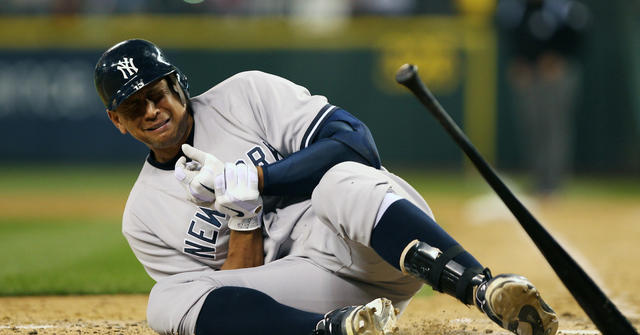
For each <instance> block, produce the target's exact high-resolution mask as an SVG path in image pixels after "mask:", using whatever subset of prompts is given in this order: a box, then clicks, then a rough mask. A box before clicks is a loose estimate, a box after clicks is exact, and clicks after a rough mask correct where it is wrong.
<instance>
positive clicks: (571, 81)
mask: <svg viewBox="0 0 640 335" xmlns="http://www.w3.org/2000/svg"><path fill="white" fill-rule="evenodd" d="M639 7H640V2H639V1H637V0H634V1H629V0H610V1H598V0H582V1H577V0H576V1H574V0H545V1H544V2H543V1H539V0H531V1H526V0H457V1H453V0H452V1H448V0H205V1H198V0H189V1H187V0H184V1H183V0H3V1H0V212H1V213H2V215H0V250H1V252H0V264H2V265H3V266H2V268H0V287H1V289H0V294H35V293H69V292H72V293H73V292H75V293H77V292H81V293H95V292H122V291H133V292H145V291H146V290H147V289H148V288H149V287H150V285H151V282H150V280H149V279H148V278H147V277H146V276H145V275H144V273H143V272H142V269H141V267H140V266H139V264H137V262H136V260H135V259H134V258H133V255H131V253H130V251H129V250H128V248H127V247H126V243H125V242H124V239H123V238H122V237H121V235H120V234H119V231H118V230H119V228H118V227H117V225H118V224H119V220H120V215H121V213H122V208H123V207H124V202H125V200H126V196H127V194H128V191H129V189H130V187H131V185H132V184H133V182H134V180H135V178H136V175H137V173H138V171H139V168H140V166H141V164H142V162H143V160H144V159H145V156H146V154H147V152H148V150H147V148H146V147H144V145H142V144H140V143H138V142H136V141H135V140H133V139H132V138H131V137H129V136H122V135H121V134H120V133H119V132H118V131H117V130H116V129H115V127H113V125H112V124H111V123H110V121H109V120H108V118H107V116H106V113H105V111H104V106H102V104H101V102H100V100H99V98H98V96H97V94H96V91H95V88H94V85H93V68H94V65H95V63H96V61H97V60H98V58H99V57H100V55H101V54H102V52H103V51H104V50H106V49H107V48H108V47H110V46H112V45H114V44H115V43H118V42H120V41H122V40H125V39H129V38H144V39H148V40H150V41H152V42H154V43H156V44H157V45H158V46H160V47H161V48H162V49H164V51H165V52H166V54H167V55H168V57H169V58H170V60H171V61H172V62H173V63H174V64H175V65H176V66H178V67H179V68H180V69H181V70H182V71H183V72H184V73H185V74H186V75H187V76H188V78H189V83H190V86H191V89H190V91H191V95H192V96H195V95H198V94H200V93H202V92H204V91H206V90H207V89H209V88H210V87H212V86H213V85H215V84H216V83H218V82H220V81H222V80H223V79H225V78H227V77H228V76H231V75H233V74H235V73H237V72H240V71H245V70H262V71H266V72H270V73H273V74H277V75H280V76H282V77H285V78H287V79H290V80H292V81H294V82H296V83H298V84H300V85H303V86H305V87H307V88H308V89H309V90H310V91H311V92H312V93H314V94H321V95H325V96H327V97H328V98H329V100H330V101H331V102H332V103H333V104H335V105H339V106H341V107H343V108H345V109H346V110H348V111H349V112H351V113H352V114H354V115H356V116H357V117H359V118H360V119H361V120H363V121H364V122H365V123H366V124H367V125H368V126H369V128H370V129H371V131H372V133H373V135H374V138H375V139H376V143H377V145H378V147H379V149H380V153H381V156H382V163H383V165H385V166H386V167H388V168H393V169H399V170H401V171H409V170H411V171H417V173H415V174H413V175H412V174H409V173H407V174H402V175H403V176H405V177H407V178H409V179H410V180H411V181H414V182H416V183H417V184H419V186H420V185H426V186H425V187H424V188H422V189H420V190H421V191H422V190H427V191H428V192H430V193H429V196H431V197H432V198H429V199H434V198H435V199H434V200H433V201H434V202H437V196H438V194H446V193H447V192H459V193H461V197H462V198H465V197H468V196H469V194H474V195H477V194H479V193H482V192H489V191H488V189H487V188H486V186H484V188H480V189H479V188H472V191H469V189H467V188H465V187H467V186H465V185H466V184H465V183H466V182H465V180H464V179H461V178H459V176H460V175H472V174H474V173H475V172H473V168H472V167H471V166H470V165H469V163H468V162H467V161H466V160H465V158H464V157H463V154H462V152H461V151H460V150H459V149H458V148H457V146H456V145H455V144H454V143H453V141H452V140H451V139H450V138H449V137H448V136H447V135H446V134H445V132H444V130H442V129H441V127H440V126H439V125H438V124H437V123H436V121H435V120H434V119H433V118H432V117H431V116H430V115H429V114H428V113H427V111H426V110H425V109H424V108H423V107H422V106H421V105H420V104H419V103H418V102H417V100H416V99H415V98H414V97H413V96H412V95H410V94H409V93H408V91H407V90H406V89H405V88H403V87H401V86H399V85H398V84H396V83H395V80H394V75H395V71H396V70H397V69H398V68H399V67H400V66H401V65H402V64H404V63H413V64H416V65H417V66H418V67H419V72H420V75H421V77H422V79H423V81H424V82H425V83H426V85H427V86H429V88H430V89H431V90H432V92H433V93H434V94H435V95H436V97H437V98H438V99H439V100H440V103H441V104H442V105H443V106H444V108H445V109H446V110H447V111H448V112H449V114H451V115H452V116H453V118H454V119H455V120H456V121H457V122H458V123H459V124H460V125H461V126H462V128H463V129H464V131H465V132H466V133H467V134H468V136H469V137H470V138H471V141H472V142H473V143H474V144H475V145H476V147H478V149H479V150H480V151H481V153H482V154H483V155H484V156H485V158H487V160H488V161H490V162H491V163H492V164H493V165H494V166H495V167H497V169H498V170H499V171H500V172H505V173H506V174H508V175H509V176H516V178H522V180H523V181H524V182H523V184H522V185H525V186H524V187H526V190H527V191H530V192H532V193H537V194H541V195H548V194H552V193H555V192H557V191H559V190H563V187H564V185H565V182H568V181H570V180H574V179H575V178H587V179H588V180H596V181H597V182H596V183H600V185H604V184H607V185H613V184H615V186H614V188H615V189H614V190H613V191H606V192H610V193H609V194H614V193H615V194H618V193H623V194H626V195H631V198H630V199H633V201H630V203H632V204H637V203H638V201H637V199H640V198H639V195H640V190H638V185H640V183H638V180H640V179H639V176H640V145H638V144H639V143H640V95H639V94H638V92H639V89H640V8H639ZM427 172H428V173H427ZM443 175H444V176H447V177H446V178H442V176H443ZM411 176H415V178H412V177H411ZM425 176H427V177H426V178H428V179H427V180H426V181H425V179H424V178H425ZM619 176H622V178H621V179H620V178H619ZM429 178H430V179H429ZM581 180H583V181H584V180H585V179H581ZM612 180H615V182H612ZM630 181H633V182H630ZM479 183H480V184H482V185H484V183H482V182H479ZM434 185H435V186H434ZM575 185H577V186H575ZM585 185H591V186H593V184H589V183H587V184H585V183H584V182H581V183H578V184H574V187H573V188H571V189H570V191H571V190H572V191H571V192H574V193H573V194H578V193H584V190H587V189H589V190H593V188H588V187H586V188H585V187H584V186H585ZM456 190H457V191H456ZM602 190H603V189H602V188H596V191H594V192H600V191H602ZM587 193H588V192H587ZM423 194H424V193H423ZM618 199H619V198H617V195H615V196H614V200H612V201H613V202H618V201H619V200H618ZM458 203H459V202H458V201H457V200H456V202H455V204H458ZM498 206H500V205H498ZM594 207H596V206H594ZM484 208H486V207H483V210H484ZM494 208H495V207H494ZM635 208H636V209H634V210H637V207H635ZM457 210H458V209H456V211H457ZM491 210H492V209H491V208H489V211H491ZM579 210H581V209H579ZM485 212H488V211H486V210H485ZM569 212H570V213H574V212H573V211H569ZM633 213H636V212H633ZM638 213H640V212H638ZM630 215H631V214H630ZM633 215H638V214H633ZM629 217H630V218H631V217H633V219H630V220H632V221H633V220H635V221H634V222H636V223H637V222H638V220H637V217H638V216H629ZM581 224H582V222H581ZM636 230H637V229H636ZM635 234H636V235H635V236H638V232H635ZM636 240H637V238H636ZM123 259H125V260H126V261H123ZM78 269H82V271H81V272H82V273H83V274H84V275H85V278H78V277H77V276H76V274H75V271H78ZM126 269H130V270H131V271H130V272H128V271H127V270H126ZM45 273H46V274H47V275H43V274H45ZM129 273H132V274H131V275H130V276H129ZM86 276H90V280H87V278H86ZM114 276H116V277H118V276H119V277H118V278H119V279H118V280H113V278H114ZM89 281H90V282H92V283H96V282H101V283H102V284H101V285H102V286H99V285H98V286H95V284H93V285H92V284H85V283H87V282H89ZM70 282H71V283H73V284H69V283H70ZM134 282H135V283H134ZM70 287H74V288H73V289H70Z"/></svg>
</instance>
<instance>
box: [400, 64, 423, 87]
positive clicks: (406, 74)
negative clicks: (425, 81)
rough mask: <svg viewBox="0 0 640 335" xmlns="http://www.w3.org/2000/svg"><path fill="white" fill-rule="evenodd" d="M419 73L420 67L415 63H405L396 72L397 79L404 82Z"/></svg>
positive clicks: (401, 82)
mask: <svg viewBox="0 0 640 335" xmlns="http://www.w3.org/2000/svg"><path fill="white" fill-rule="evenodd" d="M417 73H418V67H417V66H415V65H413V64H404V65H402V66H401V67H400V68H399V69H398V71H397V72H396V81H397V82H398V83H400V84H404V83H406V82H408V81H410V80H412V79H413V78H414V77H415V76H416V74H417Z"/></svg>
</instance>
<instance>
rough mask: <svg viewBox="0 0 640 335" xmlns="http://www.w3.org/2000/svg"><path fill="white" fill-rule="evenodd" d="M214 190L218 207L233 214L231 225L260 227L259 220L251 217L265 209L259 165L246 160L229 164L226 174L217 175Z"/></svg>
mask: <svg viewBox="0 0 640 335" xmlns="http://www.w3.org/2000/svg"><path fill="white" fill-rule="evenodd" d="M214 189H215V193H216V202H215V209H216V210H217V211H219V212H222V213H225V214H228V215H230V216H231V219H230V220H229V228H231V229H233V230H253V229H257V228H260V222H259V220H257V219H256V220H247V219H252V218H255V217H256V216H257V215H258V214H259V213H260V211H262V198H261V197H260V192H259V191H258V170H257V169H256V167H255V166H253V165H247V164H245V163H243V162H238V163H237V164H232V163H226V164H225V165H224V173H222V174H220V175H217V176H216V178H215V182H214ZM247 221H248V222H247Z"/></svg>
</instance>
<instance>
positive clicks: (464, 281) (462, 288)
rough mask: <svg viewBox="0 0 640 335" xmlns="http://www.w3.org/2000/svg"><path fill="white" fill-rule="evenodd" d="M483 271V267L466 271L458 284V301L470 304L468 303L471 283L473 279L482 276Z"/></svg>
mask: <svg viewBox="0 0 640 335" xmlns="http://www.w3.org/2000/svg"><path fill="white" fill-rule="evenodd" d="M482 271H483V269H482V268H481V267H474V268H467V269H466V270H464V273H463V274H462V276H461V277H460V280H458V283H457V284H456V298H458V300H460V301H462V302H463V303H465V304H468V303H469V302H468V301H467V298H468V294H467V292H468V289H469V284H470V283H471V280H472V279H473V277H475V276H477V275H479V274H481V273H482Z"/></svg>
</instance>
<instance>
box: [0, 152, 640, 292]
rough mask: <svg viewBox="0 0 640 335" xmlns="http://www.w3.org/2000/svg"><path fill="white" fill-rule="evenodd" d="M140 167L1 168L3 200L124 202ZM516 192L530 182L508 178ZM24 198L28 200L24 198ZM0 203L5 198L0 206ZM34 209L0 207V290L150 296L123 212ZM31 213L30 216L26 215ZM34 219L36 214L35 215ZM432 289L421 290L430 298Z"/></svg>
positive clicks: (466, 180) (633, 189)
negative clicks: (65, 213)
mask: <svg viewBox="0 0 640 335" xmlns="http://www.w3.org/2000/svg"><path fill="white" fill-rule="evenodd" d="M138 171H139V167H137V166H47V167H36V166H28V167H24V166H19V165H14V166H3V167H0V201H2V199H3V198H4V199H11V196H12V195H16V194H20V195H22V196H23V198H25V199H30V198H31V196H33V197H34V198H36V197H43V196H45V197H55V196H56V195H62V194H64V195H72V197H71V198H72V199H73V196H75V197H76V198H77V199H80V198H83V197H90V196H91V195H95V194H100V195H101V196H102V197H106V199H111V197H113V198H115V199H118V201H119V199H126V196H127V194H128V192H129V189H130V187H131V186H132V185H133V183H134V181H135V178H136V177H137V174H138ZM398 175H400V176H402V177H404V178H405V179H407V180H408V181H409V182H410V183H411V184H413V185H414V186H415V187H416V188H417V189H418V190H419V191H420V192H421V193H422V194H423V195H424V196H425V198H426V199H427V200H429V199H432V198H433V197H437V196H446V197H459V198H460V199H461V200H464V199H466V198H469V197H472V196H474V195H478V194H482V193H487V192H491V190H490V188H489V187H488V186H487V185H486V183H485V182H484V181H483V180H482V179H481V178H480V177H479V176H478V175H477V173H475V172H474V171H470V172H467V173H464V174H463V173H455V172H444V173H442V172H438V173H434V172H424V171H419V170H408V169H406V170H402V171H400V172H398ZM503 178H504V179H505V181H506V182H507V184H508V185H509V186H510V187H512V188H514V189H516V188H518V189H526V185H527V179H526V178H522V177H518V176H516V177H513V178H505V177H503ZM25 195H26V197H25ZM561 195H562V196H565V197H572V198H580V197H596V196H597V197H603V198H612V199H614V200H615V199H618V198H627V199H639V201H640V180H639V179H637V178H635V179H623V178H575V179H572V180H570V181H569V183H568V185H567V187H566V188H565V189H564V190H563V191H562V192H561ZM1 205H2V203H0V206H1ZM48 210H50V209H47V208H45V209H42V208H33V211H34V213H36V214H37V215H29V216H28V217H29V219H26V218H18V219H16V216H15V214H14V215H13V216H12V217H8V216H7V215H4V216H3V213H2V212H0V295H41V294H104V293H146V292H148V291H149V289H150V288H151V286H152V285H153V281H152V280H151V279H150V278H149V277H148V276H147V274H146V273H145V271H144V270H143V268H142V266H141V265H140V264H139V263H138V261H137V260H136V258H135V257H134V255H133V253H132V252H131V250H130V249H129V247H128V245H127V243H126V241H125V239H124V237H123V236H122V234H121V232H120V217H121V213H120V212H113V213H100V215H95V216H90V217H85V218H78V215H76V216H74V217H73V218H67V217H60V215H58V216H54V215H50V214H48V212H47V211H48ZM25 217H27V216H25ZM32 217H33V218H32ZM429 294H431V290H430V289H429V288H426V287H425V289H423V290H422V291H421V293H420V295H429Z"/></svg>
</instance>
